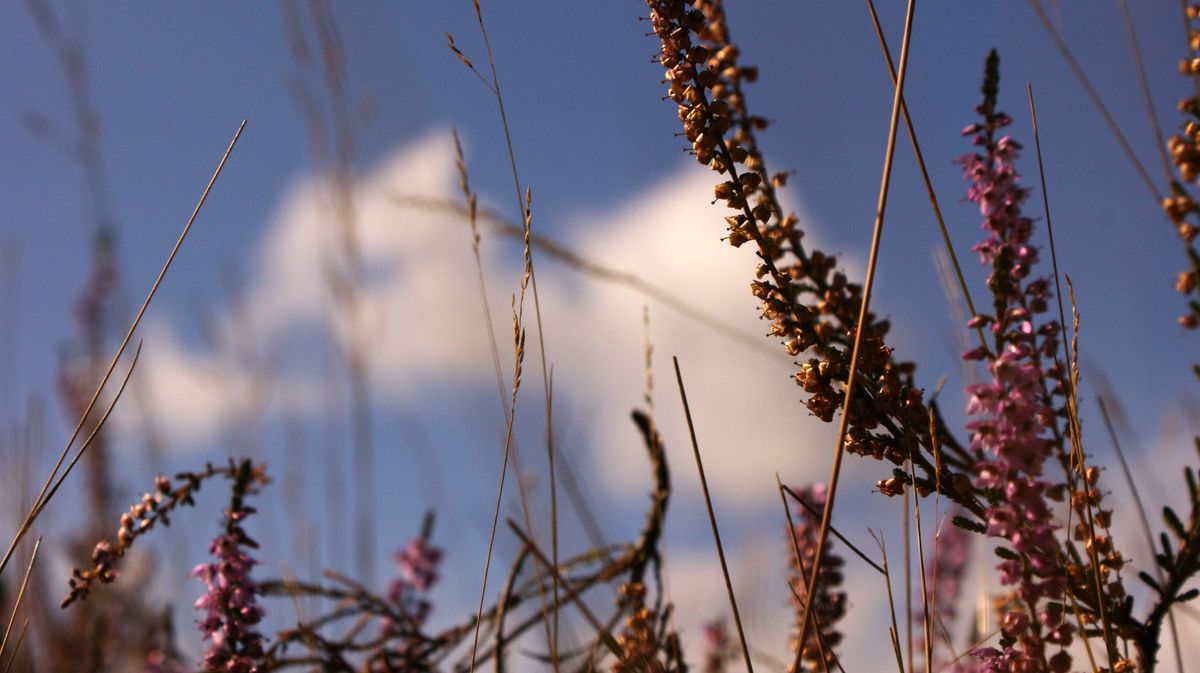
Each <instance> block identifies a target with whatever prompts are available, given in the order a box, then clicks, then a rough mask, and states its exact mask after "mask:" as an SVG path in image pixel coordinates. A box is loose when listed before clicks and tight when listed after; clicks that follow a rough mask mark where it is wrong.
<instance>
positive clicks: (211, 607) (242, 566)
mask: <svg viewBox="0 0 1200 673" xmlns="http://www.w3.org/2000/svg"><path fill="white" fill-rule="evenodd" d="M254 470H255V468H254V467H253V466H252V464H251V463H250V461H249V460H246V461H243V462H242V464H241V466H240V467H239V470H238V475H237V477H236V478H235V480H234V488H233V498H232V501H231V503H230V506H229V509H227V510H226V513H225V533H224V534H223V535H220V536H218V537H217V538H216V539H215V540H213V541H212V544H211V545H210V546H209V553H210V554H212V555H213V556H215V557H216V558H217V560H216V561H215V562H213V563H205V564H201V565H199V566H196V568H195V570H193V571H192V575H193V576H195V577H198V578H199V579H200V580H201V581H203V582H204V583H205V585H206V586H207V587H208V590H207V592H206V593H205V594H204V595H203V596H201V597H200V598H199V599H198V600H197V601H196V609H197V610H204V611H205V617H204V619H202V620H200V622H199V627H200V631H201V633H203V634H204V639H205V640H208V641H210V644H209V648H208V651H206V652H205V654H204V668H205V670H208V671H218V670H219V671H228V672H229V673H258V671H259V670H260V666H259V663H258V662H259V660H260V659H261V658H262V656H263V637H262V634H260V633H259V632H258V631H257V630H256V628H255V625H257V624H258V622H259V621H260V620H261V619H262V615H263V613H262V609H261V608H259V607H258V605H257V599H256V597H257V595H258V587H257V585H256V584H255V583H254V580H253V579H252V578H251V577H250V570H251V568H253V567H254V566H255V565H256V564H257V563H258V561H256V560H255V559H254V558H253V557H252V556H250V554H249V552H248V551H247V548H250V549H254V548H257V547H258V544H257V543H256V542H255V541H254V540H253V539H251V538H250V536H249V535H247V534H246V531H245V530H244V529H243V528H242V521H244V520H245V519H246V517H248V516H249V515H251V514H253V513H254V509H253V508H252V507H248V506H246V505H245V503H244V497H245V495H246V494H247V493H248V492H249V489H250V488H251V487H252V485H253V483H254V476H253V472H254Z"/></svg>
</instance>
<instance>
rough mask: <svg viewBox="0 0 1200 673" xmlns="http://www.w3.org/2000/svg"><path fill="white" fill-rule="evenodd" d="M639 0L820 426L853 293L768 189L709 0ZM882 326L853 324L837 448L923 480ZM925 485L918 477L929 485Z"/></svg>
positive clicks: (921, 438)
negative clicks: (753, 258) (908, 465)
mask: <svg viewBox="0 0 1200 673" xmlns="http://www.w3.org/2000/svg"><path fill="white" fill-rule="evenodd" d="M646 4H647V5H648V6H649V8H650V21H651V25H652V26H653V29H654V33H655V35H656V36H657V37H658V38H659V41H660V54H659V62H660V63H661V64H662V66H663V67H664V68H665V79H666V82H667V97H668V98H669V99H671V100H672V101H674V102H675V104H676V106H677V110H678V116H679V120H680V122H681V123H682V125H683V135H684V137H685V138H686V139H687V140H688V142H690V143H691V152H692V154H693V155H694V156H695V158H696V160H697V161H699V162H700V163H702V164H704V165H706V166H708V167H709V168H710V169H711V170H713V171H716V172H717V173H719V174H721V175H722V176H723V177H722V180H721V182H719V183H717V184H716V186H715V187H714V195H715V196H716V199H717V200H718V201H722V202H724V203H725V205H726V206H727V207H728V208H729V209H730V210H731V211H732V214H730V215H729V216H728V217H726V218H725V219H726V223H727V225H728V233H729V236H728V240H729V243H730V244H731V245H733V246H735V247H736V246H741V245H743V244H745V243H747V242H750V241H753V242H754V244H755V245H756V247H757V248H758V253H759V257H760V259H761V263H760V264H759V267H758V269H757V272H756V279H755V280H754V281H753V282H752V283H751V292H752V293H753V295H754V296H755V297H756V298H758V299H759V300H760V301H761V302H762V307H761V311H762V317H763V318H765V319H767V320H770V321H771V322H772V325H771V329H770V334H771V335H772V336H775V337H778V338H780V339H782V340H783V346H784V348H785V350H786V351H787V353H788V354H789V355H792V356H796V357H799V356H801V355H803V354H809V357H807V358H805V359H803V360H802V361H801V362H799V363H798V367H799V369H798V371H797V372H796V374H795V380H796V383H797V384H798V385H799V386H800V387H801V388H803V390H804V392H805V395H806V398H805V405H806V406H807V407H808V410H809V412H810V413H812V414H813V415H814V416H816V417H818V418H820V419H821V420H823V421H825V422H830V421H832V420H833V417H834V415H835V414H836V413H837V411H838V409H840V408H842V407H843V406H844V400H845V391H844V385H845V382H846V380H847V378H848V376H849V370H850V362H849V360H850V353H849V351H850V348H849V346H850V344H851V343H852V342H853V340H854V337H855V333H856V332H857V331H858V329H859V325H858V312H859V308H860V306H861V304H862V287H861V286H860V285H858V284H856V283H852V282H850V281H849V279H848V278H847V277H846V275H845V274H844V273H843V272H841V271H837V270H836V267H837V258H836V257H835V256H832V255H827V254H825V253H823V252H821V251H820V250H806V249H805V247H804V245H803V242H802V239H803V237H804V231H803V230H802V229H801V228H800V227H799V226H798V224H799V220H798V218H797V217H796V215H795V214H794V213H785V211H784V210H783V209H782V207H781V206H780V202H779V199H778V196H777V193H776V191H777V189H779V188H780V187H782V186H783V185H784V184H785V182H786V179H787V175H786V174H784V173H776V174H774V175H772V174H769V173H768V171H767V167H766V165H765V163H764V161H763V158H762V154H761V153H760V151H759V149H758V144H757V141H756V139H755V132H756V131H761V130H763V129H765V128H766V127H767V125H768V124H767V122H766V120H765V119H763V118H761V117H757V116H753V115H750V114H749V113H748V112H747V109H746V101H745V96H744V95H743V91H742V86H743V84H745V83H748V82H753V81H754V80H755V79H756V78H757V76H758V71H757V69H756V68H752V67H747V66H743V65H739V63H738V56H739V52H738V48H737V46H736V45H734V44H733V43H732V42H731V41H730V38H729V32H728V29H727V26H726V22H725V14H724V10H723V9H722V6H721V2H720V0H698V1H696V2H687V1H685V0H646ZM889 329H890V325H889V323H888V321H886V320H879V319H877V318H876V317H875V316H874V315H873V314H868V315H867V317H866V321H865V324H864V325H863V326H862V330H863V335H862V337H863V338H862V347H861V351H860V356H859V362H858V363H857V367H858V372H859V377H858V380H859V381H860V382H861V387H860V388H859V389H858V390H856V391H855V395H854V403H853V405H852V406H853V408H852V409H850V410H849V415H850V429H849V432H848V435H847V440H846V450H848V451H849V452H851V453H854V454H858V455H864V456H871V457H873V458H876V459H884V458H886V459H888V460H889V461H891V462H892V463H893V464H895V465H897V466H899V465H902V464H903V463H904V461H905V460H907V459H910V458H911V459H914V460H917V462H918V468H919V469H920V470H921V471H922V472H923V473H925V474H926V475H932V473H933V468H932V467H931V465H930V463H929V461H928V460H926V459H925V458H924V457H923V456H921V454H920V452H919V448H920V446H921V445H925V446H930V441H929V410H928V408H927V407H926V406H925V404H924V401H923V393H922V391H921V390H920V389H919V388H916V387H914V386H913V385H912V384H911V378H912V371H913V365H912V364H911V363H907V362H897V361H895V360H894V359H893V357H892V349H891V348H889V347H888V346H887V344H886V342H885V337H886V335H887V333H888V330H889ZM943 476H944V477H949V478H944V479H943V480H941V483H944V484H945V485H946V486H947V487H948V489H950V490H949V491H948V493H949V494H950V495H952V496H954V497H956V500H958V501H963V502H965V501H967V500H969V499H970V498H971V497H972V496H971V495H969V493H970V484H969V480H966V479H955V478H954V475H953V474H950V473H948V472H947V473H946V474H944V475H943ZM907 481H908V477H907V476H904V475H903V472H898V473H897V476H895V477H893V478H890V479H885V480H883V481H881V482H880V485H879V486H880V491H881V492H883V493H885V494H888V495H894V494H897V493H900V492H902V491H903V488H904V484H905V483H906V482H907ZM933 481H934V480H933V479H929V480H928V482H927V483H928V485H929V487H932V484H933ZM959 488H961V489H962V490H961V491H956V490H955V489H959Z"/></svg>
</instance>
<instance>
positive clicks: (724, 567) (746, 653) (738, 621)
mask: <svg viewBox="0 0 1200 673" xmlns="http://www.w3.org/2000/svg"><path fill="white" fill-rule="evenodd" d="M671 361H672V362H674V364H675V381H676V382H677V383H678V384H679V397H680V398H681V399H682V400H683V415H684V417H685V418H686V419H687V426H688V435H689V436H690V437H691V440H692V453H693V454H694V455H695V456H696V470H697V471H698V472H699V473H700V489H701V490H702V491H703V492H704V506H705V508H706V509H707V510H708V522H709V524H710V525H711V526H712V532H713V540H714V541H715V542H716V543H717V558H719V559H720V560H721V573H722V574H723V575H724V576H725V591H726V592H727V593H728V594H729V606H730V608H731V609H732V610H733V623H734V624H735V625H736V626H737V631H738V638H739V639H740V640H741V642H742V656H743V657H745V659H746V670H747V671H748V672H749V673H754V664H753V663H752V662H751V661H750V649H749V648H748V647H747V646H746V631H745V630H744V629H743V628H742V615H741V613H740V612H738V606H737V598H736V597H735V596H734V594H733V581H732V580H731V579H730V578H729V564H728V563H726V562H725V548H724V547H723V546H722V545H721V531H720V530H719V529H718V527H717V515H716V513H715V512H713V504H712V497H711V496H710V495H709V493H708V479H706V478H705V476H704V462H703V461H702V460H701V459H700V444H699V443H698V442H697V441H696V426H695V425H694V424H693V423H692V409H691V407H690V406H688V401H687V390H685V389H684V387H683V374H682V372H680V370H679V358H678V357H675V356H672V357H671ZM819 553H820V552H819V550H818V554H819ZM807 595H809V596H811V595H813V594H812V586H811V585H810V586H809V590H808V594H807ZM804 605H805V614H807V613H808V610H809V606H811V605H812V602H811V601H805V603H804ZM800 642H801V643H803V642H804V638H803V637H801V638H800Z"/></svg>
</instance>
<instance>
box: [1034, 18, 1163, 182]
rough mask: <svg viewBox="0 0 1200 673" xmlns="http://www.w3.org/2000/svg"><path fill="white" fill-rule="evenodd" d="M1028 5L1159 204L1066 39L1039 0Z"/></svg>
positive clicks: (1138, 161)
mask: <svg viewBox="0 0 1200 673" xmlns="http://www.w3.org/2000/svg"><path fill="white" fill-rule="evenodd" d="M1029 6H1030V7H1032V8H1033V11H1034V13H1035V14H1037V17H1038V20H1039V21H1041V23H1042V27H1043V28H1045V29H1046V33H1047V34H1048V35H1049V36H1050V40H1051V41H1052V42H1054V47H1055V48H1056V49H1058V53H1059V54H1061V55H1062V57H1063V60H1064V61H1066V62H1067V67H1068V68H1070V70H1071V74H1073V75H1074V76H1075V79H1076V80H1078V81H1079V84H1080V86H1082V87H1083V90H1084V92H1085V93H1086V94H1087V96H1088V99H1089V100H1091V101H1092V105H1093V106H1094V107H1095V108H1096V112H1098V113H1099V114H1100V118H1101V119H1102V120H1103V121H1104V125H1105V126H1107V127H1108V130H1109V132H1110V133H1112V135H1113V138H1115V139H1116V141H1117V144H1118V145H1120V147H1121V151H1122V152H1124V153H1125V157H1126V158H1127V159H1129V163H1130V164H1132V165H1133V169H1134V170H1135V171H1137V174H1138V177H1140V178H1141V179H1142V182H1143V183H1144V184H1145V185H1146V189H1148V190H1150V194H1151V195H1153V196H1154V203H1155V204H1161V203H1162V200H1163V197H1162V194H1161V193H1160V192H1159V191H1158V187H1155V186H1154V180H1152V179H1150V173H1148V172H1147V171H1146V167H1145V166H1143V165H1142V162H1141V160H1139V159H1138V158H1137V155H1136V154H1134V152H1133V147H1131V146H1130V144H1129V141H1128V140H1127V139H1126V138H1125V134H1124V133H1122V132H1121V127H1119V126H1117V121H1116V120H1115V119H1113V116H1112V114H1111V113H1109V111H1108V107H1107V106H1105V105H1104V101H1103V100H1101V99H1100V94H1099V93H1097V92H1096V88H1095V87H1094V86H1092V82H1091V80H1089V79H1088V76H1087V74H1086V73H1084V71H1083V67H1082V66H1081V65H1079V62H1078V61H1076V60H1075V56H1074V54H1072V53H1071V50H1070V48H1068V47H1067V43H1066V41H1065V40H1064V39H1063V37H1062V35H1061V34H1060V33H1059V32H1058V29H1057V28H1055V27H1054V24H1052V23H1050V18H1049V17H1048V16H1046V12H1045V11H1044V10H1043V9H1042V3H1041V0H1029Z"/></svg>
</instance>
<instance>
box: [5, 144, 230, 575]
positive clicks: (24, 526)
mask: <svg viewBox="0 0 1200 673" xmlns="http://www.w3.org/2000/svg"><path fill="white" fill-rule="evenodd" d="M245 128H246V121H245V120H243V121H242V123H241V124H240V125H239V126H238V129H237V132H236V133H234V134H233V140H231V141H229V147H228V148H226V149H225V154H224V155H223V156H222V157H221V161H220V163H218V164H217V169H216V170H215V171H213V175H212V177H211V178H209V181H208V184H207V185H206V186H205V187H204V192H203V193H202V194H201V195H200V200H199V202H197V203H196V207H195V208H194V209H193V210H192V214H191V216H190V217H188V220H187V224H185V225H184V227H183V231H181V232H180V234H179V238H178V239H176V241H175V245H174V247H172V248H171V252H170V254H168V255H167V260H166V262H164V263H163V266H162V269H161V270H159V272H158V276H157V277H156V278H155V279H154V283H153V284H152V285H151V286H150V291H149V292H148V293H147V294H146V299H145V300H144V301H143V302H142V306H141V308H139V309H138V312H137V314H136V315H134V317H133V322H131V323H130V325H129V329H128V330H127V331H126V332H125V338H123V339H122V340H121V345H120V346H118V347H117V352H116V354H115V355H113V358H112V361H111V362H110V363H109V365H108V369H106V370H105V372H104V376H103V377H102V378H101V379H100V383H99V385H97V386H96V390H95V392H94V393H92V398H91V400H89V401H88V404H87V406H86V407H85V408H84V410H83V413H82V414H81V415H80V417H79V421H78V422H77V423H76V424H75V430H74V431H72V432H71V437H70V439H68V440H67V443H66V445H65V446H64V447H63V450H62V453H60V454H59V456H58V461H57V462H55V464H54V468H53V469H52V470H51V471H50V474H49V475H48V476H47V477H46V483H45V484H43V485H42V490H41V492H40V493H38V497H37V498H36V499H35V500H34V505H33V507H32V508H31V509H30V510H29V515H28V516H26V517H25V520H24V521H23V522H22V523H21V527H20V528H19V529H18V530H17V533H16V535H14V536H13V539H12V542H10V543H9V546H8V550H7V551H6V552H5V553H4V557H3V559H0V574H3V573H4V568H5V567H6V566H7V565H8V561H9V559H10V558H11V557H12V554H13V550H14V549H16V546H17V543H18V542H20V541H21V538H23V537H25V534H26V533H27V532H28V531H29V527H30V526H31V525H33V521H34V519H35V518H37V515H38V513H39V512H41V510H42V509H43V508H44V507H45V506H46V504H47V503H48V502H49V496H48V494H47V492H48V490H49V489H50V485H51V483H52V482H53V481H54V478H55V476H56V475H57V474H58V470H59V469H60V468H61V467H62V464H63V461H65V460H66V458H67V454H68V453H70V450H71V446H72V445H73V444H74V443H75V440H76V439H78V438H79V433H80V432H82V430H83V424H84V423H85V422H86V421H87V418H88V416H89V415H91V413H92V409H94V408H95V406H96V402H97V401H98V400H99V399H100V394H101V392H102V391H103V390H104V387H105V385H106V384H107V383H108V380H109V378H110V377H111V376H112V373H113V370H115V369H116V367H117V362H118V361H119V360H120V359H121V356H122V355H123V354H124V353H125V349H126V348H127V347H128V346H129V342H130V341H131V340H132V339H133V333H134V331H135V330H136V329H137V327H138V325H139V324H141V321H142V316H144V315H145V314H146V307H148V306H149V305H150V300H151V299H153V298H154V295H155V293H157V292H158V287H159V285H161V284H162V280H163V277H164V276H166V275H167V269H169V268H170V267H171V262H172V261H174V259H175V255H176V254H178V252H179V248H180V247H181V246H182V245H183V240H184V239H185V238H187V235H188V232H189V231H191V229H192V223H193V222H195V221H196V217H197V216H198V215H199V214H200V209H201V208H202V207H203V206H204V202H205V201H206V200H207V199H208V194H209V192H211V191H212V188H213V185H214V184H216V182H217V178H218V177H219V176H220V175H221V170H222V169H223V168H224V167H225V162H226V160H228V159H229V155H230V154H231V153H232V152H233V148H234V146H235V145H236V144H237V141H238V138H240V137H241V136H242V131H243V130H244V129H245ZM81 451H82V449H81Z"/></svg>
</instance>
